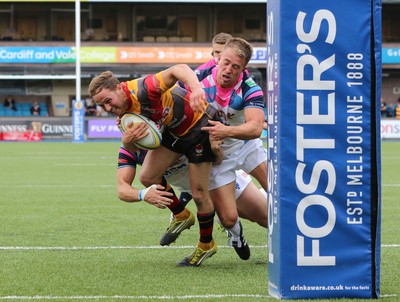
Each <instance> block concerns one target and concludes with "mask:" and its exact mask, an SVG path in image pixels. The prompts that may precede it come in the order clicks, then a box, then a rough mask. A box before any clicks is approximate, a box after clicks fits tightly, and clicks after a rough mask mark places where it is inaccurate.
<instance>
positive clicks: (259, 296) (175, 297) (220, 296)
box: [0, 294, 275, 300]
mask: <svg viewBox="0 0 400 302" xmlns="http://www.w3.org/2000/svg"><path fill="white" fill-rule="evenodd" d="M230 297H231V298H266V299H269V298H270V299H275V298H273V297H271V296H268V295H251V294H219V295H190V296H189V295H188V296H119V295H118V296H2V297H0V300H56V299H67V300H83V299H126V300H128V299H137V300H149V299H153V300H154V299H156V300H174V299H182V300H188V299H196V300H197V299H216V298H220V299H223V298H230Z"/></svg>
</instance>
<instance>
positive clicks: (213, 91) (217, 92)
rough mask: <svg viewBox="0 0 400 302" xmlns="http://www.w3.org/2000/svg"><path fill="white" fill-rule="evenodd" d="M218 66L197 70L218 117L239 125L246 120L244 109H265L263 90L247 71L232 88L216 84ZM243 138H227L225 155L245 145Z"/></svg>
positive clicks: (233, 124)
mask: <svg viewBox="0 0 400 302" xmlns="http://www.w3.org/2000/svg"><path fill="white" fill-rule="evenodd" d="M217 70H218V66H217V65H216V66H212V67H210V68H207V69H202V70H197V71H196V74H197V77H198V79H199V81H200V83H201V85H202V87H203V89H204V91H205V93H206V98H207V102H208V103H210V105H211V106H213V107H214V108H215V109H217V111H218V112H217V115H216V116H217V117H218V118H219V119H220V121H221V122H222V123H224V124H225V125H228V126H229V125H231V126H237V125H241V124H243V123H244V122H245V118H244V110H246V109H247V108H260V109H262V110H264V97H263V91H262V89H261V87H260V86H259V85H257V84H256V83H255V82H254V80H253V78H251V77H250V75H249V74H248V73H247V72H242V74H241V75H240V78H239V80H238V82H237V84H236V85H235V86H234V87H232V88H221V87H218V86H217V85H216V75H217ZM243 143H244V142H243V140H239V139H234V138H225V139H224V143H223V145H222V149H223V151H224V155H228V154H230V153H232V152H233V151H235V150H237V149H239V148H241V147H242V145H243Z"/></svg>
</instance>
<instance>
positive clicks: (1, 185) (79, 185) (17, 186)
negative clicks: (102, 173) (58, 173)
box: [0, 184, 115, 188]
mask: <svg viewBox="0 0 400 302" xmlns="http://www.w3.org/2000/svg"><path fill="white" fill-rule="evenodd" d="M87 186H88V185H87V184H76V185H71V184H36V185H32V184H20V185H13V184H0V188H52V187H57V188H62V187H64V188H80V187H87ZM90 187H91V188H95V187H100V188H110V187H115V185H111V184H108V185H102V184H91V185H90Z"/></svg>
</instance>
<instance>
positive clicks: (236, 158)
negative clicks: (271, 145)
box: [210, 138, 267, 190]
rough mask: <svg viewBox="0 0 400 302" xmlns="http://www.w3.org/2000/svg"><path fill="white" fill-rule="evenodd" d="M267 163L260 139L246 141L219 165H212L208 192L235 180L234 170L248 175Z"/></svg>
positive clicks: (265, 152)
mask: <svg viewBox="0 0 400 302" xmlns="http://www.w3.org/2000/svg"><path fill="white" fill-rule="evenodd" d="M265 161H267V151H266V150H265V149H264V147H263V144H262V141H261V140H260V139H258V138H257V139H253V140H250V141H247V142H246V143H245V144H244V145H243V147H242V148H241V149H239V150H236V151H235V152H233V153H231V154H229V155H228V156H226V157H224V158H223V160H222V163H221V164H220V165H213V166H212V169H211V177H210V190H214V189H217V188H220V187H222V186H224V185H226V184H229V183H231V182H233V181H235V179H236V174H235V170H240V169H242V170H243V171H245V172H246V173H250V172H251V171H253V170H254V168H256V167H257V166H258V165H260V164H261V163H263V162H265Z"/></svg>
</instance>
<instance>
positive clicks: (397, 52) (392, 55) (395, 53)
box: [382, 48, 400, 64]
mask: <svg viewBox="0 0 400 302" xmlns="http://www.w3.org/2000/svg"><path fill="white" fill-rule="evenodd" d="M399 63H400V48H382V64H399Z"/></svg>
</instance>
